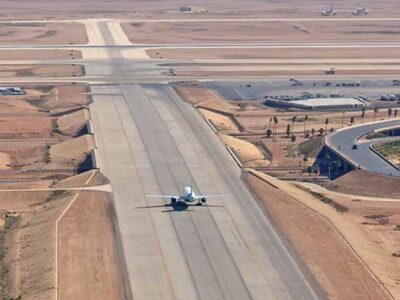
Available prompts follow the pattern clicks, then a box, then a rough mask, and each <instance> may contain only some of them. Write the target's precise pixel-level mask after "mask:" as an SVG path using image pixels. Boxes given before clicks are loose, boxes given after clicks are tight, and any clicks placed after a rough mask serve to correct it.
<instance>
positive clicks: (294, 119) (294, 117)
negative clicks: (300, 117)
mask: <svg viewBox="0 0 400 300" xmlns="http://www.w3.org/2000/svg"><path fill="white" fill-rule="evenodd" d="M296 119H297V117H296V116H293V117H292V131H293V132H294V122H296Z"/></svg>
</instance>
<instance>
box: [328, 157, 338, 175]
mask: <svg viewBox="0 0 400 300" xmlns="http://www.w3.org/2000/svg"><path fill="white" fill-rule="evenodd" d="M332 164H337V162H336V160H334V161H331V162H330V163H329V164H328V178H329V180H331V165H332Z"/></svg>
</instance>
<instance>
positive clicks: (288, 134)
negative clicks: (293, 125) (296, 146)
mask: <svg viewBox="0 0 400 300" xmlns="http://www.w3.org/2000/svg"><path fill="white" fill-rule="evenodd" d="M290 132H291V130H290V124H287V126H286V137H289V136H290Z"/></svg>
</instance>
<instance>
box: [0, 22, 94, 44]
mask: <svg viewBox="0 0 400 300" xmlns="http://www.w3.org/2000/svg"><path fill="white" fill-rule="evenodd" d="M87 42H88V39H87V36H86V30H85V28H84V26H83V25H82V24H79V23H1V24H0V44H14V45H18V44H21V45H33V44H34V45H37V44H42V45H63V44H86V43H87Z"/></svg>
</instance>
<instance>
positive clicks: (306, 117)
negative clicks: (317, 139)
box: [304, 115, 308, 137]
mask: <svg viewBox="0 0 400 300" xmlns="http://www.w3.org/2000/svg"><path fill="white" fill-rule="evenodd" d="M307 121H308V115H305V116H304V137H305V136H306V123H307Z"/></svg>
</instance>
